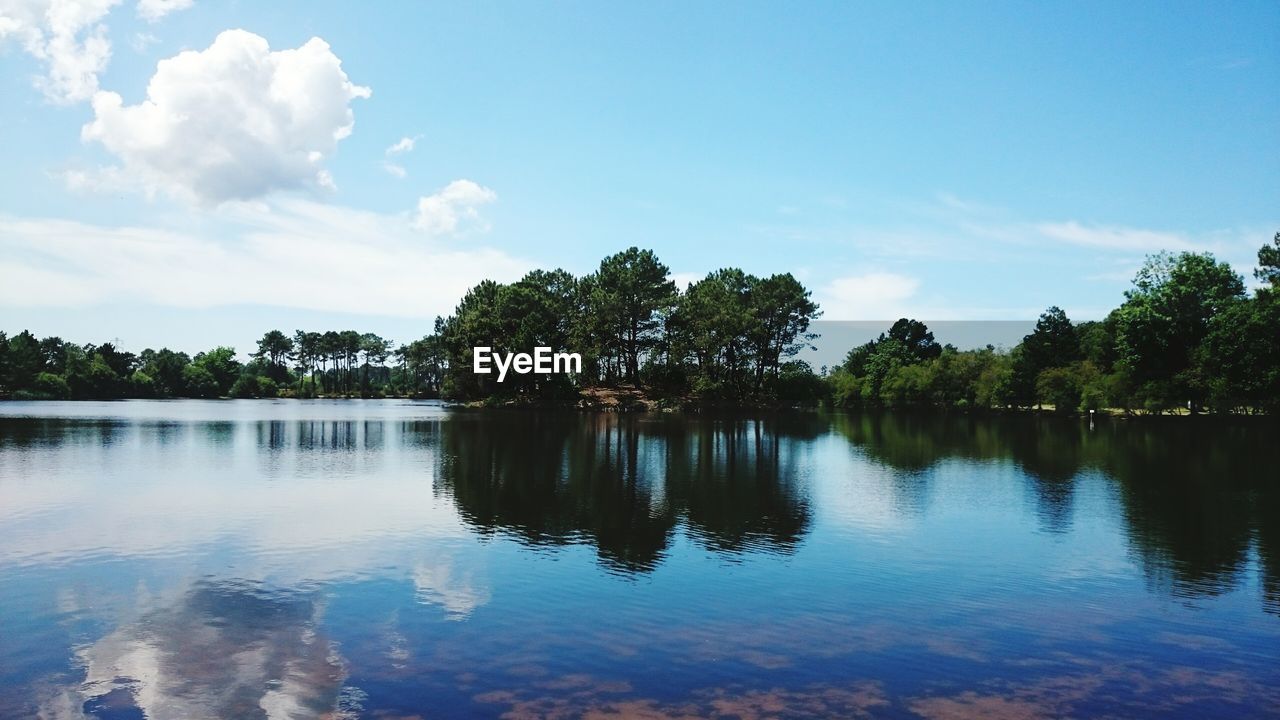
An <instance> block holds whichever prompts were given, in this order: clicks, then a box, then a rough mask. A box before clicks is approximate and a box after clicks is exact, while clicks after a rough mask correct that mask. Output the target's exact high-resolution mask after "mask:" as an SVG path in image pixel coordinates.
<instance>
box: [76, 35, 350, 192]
mask: <svg viewBox="0 0 1280 720" xmlns="http://www.w3.org/2000/svg"><path fill="white" fill-rule="evenodd" d="M369 95H370V90H369V89H368V88H365V87H361V86H359V85H355V84H354V83H352V82H351V81H350V80H349V79H348V78H347V74H346V73H345V72H343V70H342V61H341V60H339V59H338V57H337V56H336V55H334V54H333V52H332V51H331V50H330V48H329V45H328V43H326V42H325V41H324V40H321V39H320V38H312V39H311V40H309V41H307V42H306V44H304V45H303V46H302V47H299V48H297V49H292V50H279V51H272V50H271V48H270V47H269V46H268V44H267V41H266V40H265V39H263V38H261V37H259V36H257V35H255V34H253V33H250V32H246V31H244V30H227V31H225V32H223V33H221V34H219V35H218V37H217V38H216V39H215V40H214V41H213V44H212V45H210V46H209V47H208V48H207V49H205V50H201V51H187V52H183V53H180V54H178V55H176V56H174V57H172V58H169V59H167V60H162V61H161V62H160V63H159V64H158V65H157V67H156V73H155V75H154V76H153V77H152V78H151V81H150V82H149V83H148V85H147V96H146V99H145V100H143V101H142V102H140V103H138V104H136V105H126V104H125V103H124V99H123V98H121V97H120V95H118V94H116V93H113V92H98V93H96V94H95V95H94V96H93V112H94V116H95V117H94V120H93V121H92V122H90V123H89V124H87V125H85V126H84V128H83V130H82V131H81V137H82V139H84V140H85V141H86V142H96V143H101V144H102V146H103V147H105V148H106V149H107V150H108V151H110V152H111V153H112V154H113V155H115V156H116V157H117V158H119V160H120V162H121V166H120V167H119V168H116V169H113V170H112V172H114V173H115V174H116V175H117V176H118V177H120V178H123V179H126V180H127V181H129V182H131V183H133V184H137V185H140V186H141V187H143V188H144V189H146V190H147V191H148V192H151V193H154V192H164V193H167V194H170V195H174V196H184V197H189V198H192V199H194V200H196V201H197V202H199V203H201V204H205V205H217V204H219V203H222V202H225V201H228V200H249V199H253V198H257V197H261V196H262V195H265V194H267V193H269V192H271V191H273V190H288V189H300V188H308V187H310V188H315V187H331V186H332V184H333V183H332V179H331V177H330V175H329V173H328V171H327V170H326V169H325V167H324V163H325V161H326V160H327V159H328V158H329V157H330V156H331V155H332V154H333V153H334V151H335V150H336V148H337V144H338V142H339V141H341V140H342V139H343V138H345V137H347V136H348V135H350V134H351V131H352V128H353V127H354V124H355V116H354V113H353V112H352V109H351V101H352V100H355V99H357V98H367V97H369Z"/></svg>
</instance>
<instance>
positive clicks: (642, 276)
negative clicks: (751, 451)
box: [434, 248, 823, 406]
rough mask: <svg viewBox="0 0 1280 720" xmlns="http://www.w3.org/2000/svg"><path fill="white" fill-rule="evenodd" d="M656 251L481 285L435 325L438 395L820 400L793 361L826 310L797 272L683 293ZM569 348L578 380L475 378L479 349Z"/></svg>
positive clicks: (743, 277) (737, 275) (727, 275)
mask: <svg viewBox="0 0 1280 720" xmlns="http://www.w3.org/2000/svg"><path fill="white" fill-rule="evenodd" d="M669 274H670V271H669V270H668V268H667V266H666V265H663V264H662V263H661V262H660V261H659V260H658V258H657V256H655V255H654V254H653V252H651V251H649V250H640V249H638V248H630V249H628V250H625V251H623V252H620V253H618V254H616V255H612V256H610V257H607V258H605V259H604V260H603V261H601V263H600V266H599V268H598V269H597V270H596V272H594V273H592V274H590V275H587V276H585V277H581V278H577V277H574V276H573V275H571V274H569V273H567V272H565V271H564V270H553V271H550V272H548V271H542V270H537V271H534V272H531V273H529V274H528V275H526V276H525V277H524V278H522V279H521V280H519V281H518V282H515V283H512V284H510V285H501V284H498V283H494V282H488V281H486V282H483V283H481V284H479V285H477V286H475V287H474V288H472V289H471V290H470V291H469V292H467V294H466V296H465V297H464V298H463V299H462V302H461V303H459V304H458V307H457V309H455V311H454V313H453V315H451V316H449V317H448V318H445V319H442V320H440V321H439V322H438V323H437V334H436V336H434V337H438V338H439V342H440V344H441V346H442V347H443V349H444V355H445V359H444V363H443V364H444V366H445V368H446V369H445V378H444V383H443V387H442V390H443V392H444V394H445V396H446V397H450V398H455V399H470V400H476V399H488V398H498V399H513V400H527V401H536V402H539V403H547V402H551V403H556V402H563V403H572V402H576V400H577V398H578V391H579V390H580V389H583V388H615V387H619V386H622V387H631V388H643V389H644V391H645V392H646V393H647V394H648V395H649V396H651V397H654V398H658V399H659V400H661V401H665V402H669V403H672V404H683V403H688V402H696V403H698V404H701V405H735V406H736V405H743V404H751V405H771V404H778V403H786V404H794V403H802V402H808V403H810V404H816V402H817V401H818V399H819V397H820V395H821V393H822V390H823V387H822V383H821V381H820V380H819V379H818V378H817V377H816V376H815V375H814V374H813V372H812V370H810V369H809V367H808V366H807V365H804V364H803V363H798V362H796V361H794V360H792V358H793V357H794V356H795V354H796V353H798V352H799V351H800V350H801V349H802V348H803V347H805V345H806V344H807V342H808V341H809V340H811V339H812V336H811V335H810V334H809V332H808V331H809V324H810V322H811V321H812V320H813V318H815V317H817V315H818V306H817V305H816V304H815V303H814V302H813V301H812V300H810V298H809V291H808V290H806V289H805V288H804V286H803V285H801V284H800V283H799V282H798V281H797V280H796V279H795V278H794V277H792V276H791V275H790V274H784V275H771V276H769V277H766V278H759V277H756V276H754V275H749V274H747V273H744V272H743V271H742V270H739V269H737V268H728V269H724V270H718V271H716V272H713V273H711V274H709V275H707V277H705V278H703V279H702V280H699V281H698V282H695V283H692V284H690V285H689V287H688V288H687V289H686V290H685V291H684V292H680V291H679V290H678V289H677V288H676V286H675V283H673V282H672V281H671V280H669V279H668V275H669ZM538 346H543V347H549V348H553V349H557V350H558V349H562V348H569V349H572V351H573V352H577V353H580V354H581V355H582V358H583V369H582V373H581V374H579V375H577V376H576V377H569V376H566V375H556V374H547V375H535V374H528V375H508V376H507V378H506V379H505V381H503V382H502V383H499V382H498V381H497V377H496V376H495V375H478V374H475V373H473V372H472V349H473V348H475V347H490V348H493V349H494V351H495V352H500V353H506V352H529V351H530V350H532V349H533V348H534V347H538Z"/></svg>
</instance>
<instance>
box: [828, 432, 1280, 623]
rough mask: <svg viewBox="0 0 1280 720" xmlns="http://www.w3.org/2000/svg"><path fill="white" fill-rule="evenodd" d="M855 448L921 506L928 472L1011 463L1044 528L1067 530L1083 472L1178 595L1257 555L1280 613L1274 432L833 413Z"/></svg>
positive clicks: (1208, 589)
mask: <svg viewBox="0 0 1280 720" xmlns="http://www.w3.org/2000/svg"><path fill="white" fill-rule="evenodd" d="M832 422H833V427H834V428H835V430H836V431H837V432H839V433H841V434H842V435H844V436H845V437H847V438H848V439H849V440H850V441H851V442H852V443H853V445H854V446H855V447H856V448H857V449H858V451H859V452H862V453H865V455H866V456H867V457H868V458H869V459H871V460H873V461H875V462H877V463H880V464H883V465H886V466H888V467H891V468H893V469H894V470H895V471H897V472H896V474H895V482H897V483H898V484H899V486H900V491H901V492H903V493H904V494H906V495H909V496H911V497H913V498H916V499H917V501H916V504H917V505H919V504H920V503H922V502H924V500H922V499H921V498H926V497H927V495H928V487H927V484H928V483H929V482H931V480H930V477H931V476H930V475H929V473H927V472H925V471H927V470H929V469H931V468H933V467H935V466H936V465H938V464H939V463H941V462H942V461H944V460H947V459H950V458H959V459H965V460H971V461H1001V460H1003V461H1011V462H1013V463H1014V464H1016V465H1017V466H1018V467H1019V468H1020V469H1021V470H1022V471H1023V472H1024V473H1025V475H1026V477H1027V479H1028V487H1027V490H1028V492H1029V493H1031V494H1032V495H1033V496H1034V498H1035V501H1036V504H1037V513H1038V516H1039V517H1040V519H1041V523H1042V525H1043V526H1044V527H1045V529H1046V530H1049V531H1051V532H1066V531H1067V530H1070V528H1071V514H1072V502H1073V491H1074V486H1075V483H1076V482H1077V480H1078V479H1079V477H1080V475H1081V473H1084V472H1096V473H1102V474H1103V475H1105V476H1106V477H1107V478H1109V479H1110V481H1111V482H1113V483H1114V485H1115V488H1116V491H1117V495H1118V498H1119V500H1120V502H1121V505H1122V512H1123V515H1124V520H1125V524H1126V528H1127V536H1128V539H1129V543H1130V546H1131V548H1132V551H1133V553H1134V555H1135V556H1136V557H1137V558H1138V559H1139V561H1140V562H1141V564H1142V567H1143V570H1144V572H1145V573H1146V575H1147V578H1148V579H1149V581H1150V582H1152V583H1153V584H1154V585H1156V586H1157V587H1160V588H1162V589H1163V590H1164V591H1166V592H1171V593H1172V594H1174V595H1176V596H1182V597H1198V596H1212V595H1218V594H1221V593H1223V592H1226V591H1228V590H1230V589H1232V588H1234V587H1237V586H1238V585H1239V583H1240V581H1241V577H1240V576H1241V573H1242V572H1243V571H1244V569H1245V568H1246V567H1247V565H1248V559H1249V556H1250V551H1251V550H1253V551H1256V552H1257V555H1258V557H1259V559H1260V563H1259V564H1260V566H1261V568H1262V571H1263V575H1264V577H1263V586H1264V602H1265V604H1266V606H1267V609H1268V611H1269V612H1273V613H1277V614H1280V602H1278V601H1280V597H1278V595H1280V580H1278V579H1277V578H1278V577H1280V472H1277V470H1276V468H1278V467H1280V444H1278V443H1275V442H1272V441H1271V440H1270V439H1269V438H1272V437H1274V431H1275V427H1274V426H1268V425H1263V424H1260V423H1258V424H1254V423H1249V424H1245V423H1241V424H1230V423H1226V422H1221V421H1214V420H1211V419H1204V420H1202V421H1196V420H1188V419H1186V418H1168V419H1165V420H1163V421H1162V420H1160V419H1150V420H1146V421H1122V420H1105V421H1102V422H1099V423H1097V424H1096V426H1095V427H1094V428H1093V429H1092V430H1091V429H1090V428H1089V425H1088V422H1087V421H1083V420H1073V419H1063V418H1049V417H1041V418H1030V417H1026V416H1017V417H1008V418H1002V417H974V416H963V415H961V416H936V415H933V416H921V415H912V414H890V413H884V414H861V415H836V416H833V420H832Z"/></svg>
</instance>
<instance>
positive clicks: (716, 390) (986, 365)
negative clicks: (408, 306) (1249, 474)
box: [0, 233, 1280, 414]
mask: <svg viewBox="0 0 1280 720" xmlns="http://www.w3.org/2000/svg"><path fill="white" fill-rule="evenodd" d="M1254 272H1255V275H1256V277H1257V279H1258V280H1259V281H1261V283H1262V286H1261V287H1260V288H1258V290H1257V291H1256V292H1254V293H1252V294H1250V293H1248V292H1247V291H1246V289H1245V284H1244V280H1243V279H1242V278H1241V277H1240V276H1239V275H1237V274H1236V273H1235V271H1234V270H1232V268H1231V267H1230V266H1229V265H1227V264H1226V263H1223V262H1219V261H1217V260H1215V259H1214V258H1213V257H1212V256H1211V255H1209V254H1207V253H1192V252H1183V253H1180V254H1176V255H1175V254H1169V253H1160V254H1157V255H1154V256H1151V257H1150V258H1148V259H1147V262H1146V264H1145V265H1144V266H1143V267H1142V269H1141V270H1140V271H1139V272H1138V274H1137V276H1136V278H1135V279H1134V284H1133V288H1132V289H1130V290H1129V291H1128V292H1127V293H1125V301H1124V303H1123V304H1121V306H1120V307H1119V308H1116V309H1115V310H1114V311H1112V312H1111V313H1110V314H1109V315H1108V316H1107V317H1106V318H1105V319H1103V320H1101V321H1091V322H1082V323H1073V322H1072V321H1071V320H1070V318H1068V317H1067V315H1066V313H1065V312H1063V311H1062V310H1061V309H1059V308H1057V307H1051V308H1049V309H1048V310H1047V311H1045V313H1044V314H1043V315H1041V316H1040V319H1039V321H1038V322H1037V323H1036V326H1035V329H1034V331H1033V332H1031V333H1030V334H1029V335H1027V336H1026V337H1025V338H1023V340H1022V342H1021V343H1019V344H1018V345H1017V346H1016V347H1014V348H1013V349H1012V350H1009V351H1005V350H1002V349H997V348H994V347H991V346H988V347H986V348H983V349H980V350H963V351H962V350H957V349H956V348H954V347H952V346H949V345H947V346H943V345H942V344H940V343H938V342H937V340H935V338H934V336H933V333H932V332H931V331H930V330H929V328H928V327H926V326H925V324H924V323H922V322H920V321H918V320H912V319H907V318H903V319H901V320H898V321H897V322H895V323H894V324H893V325H892V327H890V328H888V330H887V331H886V332H884V333H882V334H881V335H880V336H879V337H878V338H876V339H875V340H873V341H871V342H868V343H866V344H864V345H861V346H859V347H856V348H853V349H852V350H850V351H849V353H848V356H847V358H846V360H845V362H844V363H843V364H842V365H841V366H840V367H837V368H835V369H833V370H832V371H831V372H830V373H825V372H824V373H823V375H821V376H819V375H817V374H815V373H814V372H813V371H812V369H810V367H809V366H808V365H807V364H805V363H804V362H801V361H798V360H796V359H795V356H796V354H797V353H798V352H799V351H800V350H801V349H802V348H804V347H806V346H807V345H808V344H809V342H810V341H811V340H813V338H814V335H813V334H812V333H810V332H809V327H810V323H811V321H812V320H813V319H814V318H816V317H818V316H819V314H820V313H819V310H818V306H817V305H816V304H815V303H814V302H813V301H812V300H811V299H810V293H809V291H808V290H807V289H805V287H804V286H803V285H801V284H800V283H799V282H798V281H797V280H796V279H795V278H794V277H792V276H791V275H790V274H783V275H771V276H769V277H764V278H761V277H756V276H754V275H750V274H748V273H745V272H743V271H742V270H739V269H737V268H725V269H722V270H717V271H715V272H713V273H710V274H708V275H707V276H706V277H705V278H703V279H701V280H699V281H697V282H694V283H691V284H690V285H689V286H688V287H687V288H685V289H684V290H683V291H681V290H680V289H679V288H677V287H676V285H675V283H673V282H672V281H671V280H670V279H669V276H670V272H669V269H668V268H667V266H666V265H664V264H662V262H661V261H660V260H659V259H658V258H657V256H656V255H654V253H653V252H652V251H649V250H640V249H638V248H630V249H628V250H625V251H623V252H620V253H617V254H615V255H612V256H610V257H607V258H605V259H604V260H603V261H601V263H600V265H599V267H598V268H597V270H596V271H595V272H593V273H591V274H589V275H586V276H584V277H575V276H574V275H572V274H570V273H568V272H566V271H564V270H550V271H546V270H536V271H533V272H531V273H529V274H528V275H526V276H525V277H523V278H521V279H520V280H519V281H517V282H514V283H510V284H501V283H496V282H492V281H485V282H482V283H480V284H479V285H476V286H475V287H473V288H471V289H470V290H469V291H468V292H467V294H466V295H465V296H464V297H463V298H462V301H461V302H460V303H459V304H458V306H457V308H456V309H455V310H454V312H453V314H452V315H450V316H449V317H446V318H437V319H436V322H435V327H434V332H432V333H431V334H429V335H427V336H426V337H423V338H422V339H420V340H415V341H413V342H410V343H408V344H407V345H401V346H399V347H398V348H393V345H392V343H391V342H389V341H387V340H385V339H383V338H381V337H379V336H377V335H374V334H371V333H363V334H362V333H359V332H356V331H351V330H348V331H341V332H338V331H328V332H306V331H302V330H299V331H297V332H295V333H294V334H293V335H292V336H289V335H286V334H285V333H283V332H280V331H278V330H272V331H270V332H268V333H266V334H265V335H264V336H263V337H262V339H261V340H259V341H258V347H257V351H256V352H254V353H253V355H252V359H251V360H250V361H249V362H247V363H241V362H240V361H239V360H237V357H236V353H235V351H234V350H233V349H232V348H228V347H218V348H214V349H212V350H209V351H207V352H202V353H198V354H196V356H195V357H189V356H187V355H186V354H185V353H181V352H174V351H172V350H169V349H161V350H150V349H148V350H144V351H142V352H141V353H140V354H138V355H134V354H133V353H129V352H125V351H122V350H120V349H118V348H116V347H115V346H114V345H112V344H110V343H107V344H103V345H83V346H82V345H74V344H71V343H66V342H64V341H63V340H61V339H60V338H56V337H49V338H44V339H39V338H37V337H36V336H34V335H32V334H31V333H30V332H28V331H23V332H21V333H19V334H17V335H14V336H12V337H8V336H6V335H5V334H4V333H0V396H9V397H15V398H23V397H26V398H121V397H228V396H231V397H275V396H278V395H289V396H299V397H314V396H322V395H323V396H330V397H332V396H363V397H378V396H385V395H398V396H414V397H445V398H448V399H454V400H471V401H491V402H492V401H497V402H523V403H530V404H540V405H547V404H551V405H557V404H560V405H575V404H578V403H579V402H581V399H582V397H583V392H584V391H587V393H588V394H590V393H591V392H594V391H600V392H607V391H619V390H625V391H629V392H632V393H635V394H636V395H638V396H640V397H643V398H645V399H648V400H649V401H651V402H657V403H658V404H661V405H666V406H697V407H740V406H756V407H761V406H770V407H772V406H797V405H809V406H812V405H817V404H818V403H820V402H828V403H830V404H831V405H833V406H835V407H845V408H868V407H891V408H935V409H954V410H1009V409H1028V408H1041V409H1047V410H1053V411H1056V412H1060V413H1074V412H1084V411H1089V410H1116V411H1121V412H1127V413H1165V412H1171V411H1186V412H1192V413H1199V412H1213V413H1223V414H1257V413H1269V414H1275V413H1277V412H1280V233H1277V235H1276V237H1275V238H1274V239H1273V241H1272V243H1271V244H1269V245H1266V246H1264V247H1263V248H1262V249H1261V250H1260V251H1259V253H1258V268H1257V269H1256V270H1255V271H1254ZM481 346H483V347H489V348H492V350H493V351H494V352H495V353H509V352H530V351H532V350H533V348H535V347H539V346H542V347H548V348H552V349H553V350H557V351H561V350H563V351H570V352H577V353H580V354H581V355H582V358H583V367H582V372H580V373H575V374H572V375H566V374H542V375H538V374H514V373H513V374H509V375H507V377H506V378H505V381H504V382H501V383H499V382H498V381H497V376H496V375H495V374H489V375H482V374H476V373H474V372H473V371H472V352H473V348H475V347H481Z"/></svg>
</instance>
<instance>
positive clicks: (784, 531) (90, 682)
mask: <svg viewBox="0 0 1280 720" xmlns="http://www.w3.org/2000/svg"><path fill="white" fill-rule="evenodd" d="M1274 437H1275V427H1274V426H1262V425H1254V426H1247V425H1246V426H1228V425H1220V424H1217V425H1209V424H1200V423H1192V422H1187V421H1185V419H1182V420H1178V421H1171V422H1163V423H1158V422H1157V423H1133V422H1115V421H1113V422H1101V423H1099V424H1098V425H1097V426H1096V427H1094V428H1090V427H1089V426H1088V424H1087V421H1085V422H1081V421H1078V420H1049V419H1033V418H1025V417H1023V418H1012V419H1006V420H1000V419H974V418H963V417H951V418H940V417H934V418H920V417H911V416H900V415H899V416H895V415H883V416H867V415H863V416H858V415H832V416H824V415H778V416H766V417H756V418H727V417H726V418H699V417H693V418H689V417H680V416H674V415H659V416H636V415H626V416H619V415H614V414H564V415H560V414H547V413H543V414H534V413H507V412H498V411H484V412H476V411H455V410H449V409H446V408H444V407H442V406H440V405H438V404H433V403H412V402H404V401H367V402H366V401H340V402H325V401H314V402H311V401H234V402H218V401H170V402H145V401H137V402H118V403H87V402H79V403H19V402H10V403H2V404H0V717H3V718H28V717H33V716H42V717H48V718H82V717H91V718H139V717H148V718H314V717H330V718H416V717H429V718H470V717H638V718H668V717H705V716H710V717H724V718H729V717H735V718H756V717H831V716H838V717H885V718H922V717H923V718H957V717H996V718H1023V717H1042V716H1043V717H1061V716H1097V717H1132V716H1135V715H1137V716H1150V715H1153V714H1159V715H1161V716H1165V717H1187V718H1198V717H1207V716H1208V717H1242V718H1247V717H1274V716H1276V715H1277V713H1280V689H1278V688H1280V479H1278V478H1280V472H1278V471H1277V470H1276V468H1278V467H1280V450H1278V449H1277V444H1276V443H1275V442H1274V441H1273V438H1274Z"/></svg>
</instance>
